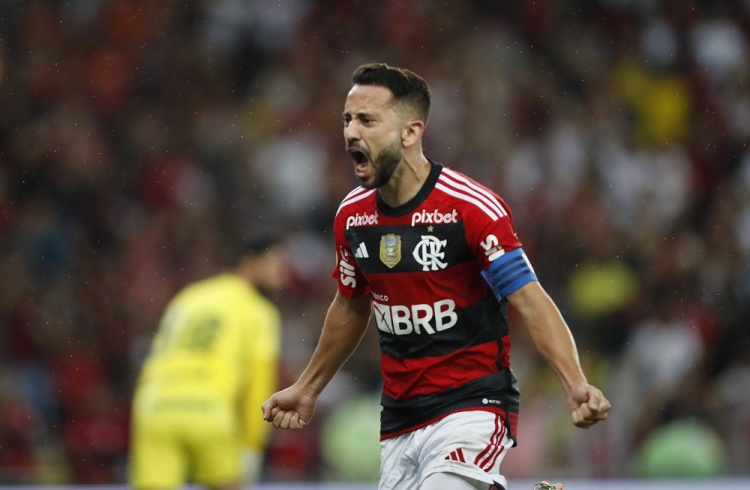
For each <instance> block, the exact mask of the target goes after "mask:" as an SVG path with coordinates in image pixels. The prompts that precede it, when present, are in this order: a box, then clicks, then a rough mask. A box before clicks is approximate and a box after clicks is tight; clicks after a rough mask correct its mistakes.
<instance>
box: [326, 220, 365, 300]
mask: <svg viewBox="0 0 750 490" xmlns="http://www.w3.org/2000/svg"><path fill="white" fill-rule="evenodd" d="M344 220H345V217H344V214H343V213H339V214H338V215H337V216H336V219H335V221H334V236H335V245H336V266H335V267H334V268H333V271H332V272H331V277H333V278H334V279H336V282H337V283H338V290H339V292H340V293H341V295H342V296H344V297H346V298H349V299H353V298H357V297H359V296H363V295H366V294H370V284H369V283H368V281H367V279H366V278H365V276H364V274H363V273H362V270H361V269H360V268H359V266H358V265H357V262H356V260H354V254H352V250H351V247H349V241H348V240H347V239H346V235H345V234H344Z"/></svg>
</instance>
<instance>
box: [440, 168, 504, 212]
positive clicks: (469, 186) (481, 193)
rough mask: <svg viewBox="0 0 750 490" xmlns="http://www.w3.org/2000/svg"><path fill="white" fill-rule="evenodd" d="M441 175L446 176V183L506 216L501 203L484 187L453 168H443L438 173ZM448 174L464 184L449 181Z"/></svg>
mask: <svg viewBox="0 0 750 490" xmlns="http://www.w3.org/2000/svg"><path fill="white" fill-rule="evenodd" d="M443 176H445V178H446V183H450V184H451V185H453V186H454V187H457V188H458V189H461V190H463V191H466V192H468V193H469V194H471V195H473V196H476V197H477V198H479V199H481V200H482V201H484V202H485V203H486V204H487V205H488V206H490V207H491V208H492V209H494V210H495V211H496V212H497V213H498V214H499V215H500V216H507V214H508V213H507V212H506V211H505V209H504V208H503V206H502V204H500V202H499V201H498V200H497V198H495V196H493V195H492V193H490V192H488V191H487V190H486V189H483V188H482V186H480V185H477V184H476V183H474V182H472V181H471V180H469V179H468V178H466V177H464V176H463V175H461V174H459V173H458V172H456V171H455V170H451V169H448V168H445V169H443V172H442V174H441V175H440V177H441V178H442V177H443ZM449 176H450V177H451V178H453V179H456V180H460V181H461V182H464V183H465V184H466V185H463V184H459V183H458V182H453V181H451V180H450V179H448V177H449Z"/></svg>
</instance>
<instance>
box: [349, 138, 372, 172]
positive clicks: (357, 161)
mask: <svg viewBox="0 0 750 490" xmlns="http://www.w3.org/2000/svg"><path fill="white" fill-rule="evenodd" d="M346 151H348V152H349V154H350V155H351V157H352V160H354V173H355V174H356V175H357V177H358V178H360V179H364V178H365V177H366V176H367V167H369V166H370V156H369V155H368V154H367V153H366V152H365V151H364V150H361V149H359V148H357V147H354V146H350V147H348V148H347V149H346Z"/></svg>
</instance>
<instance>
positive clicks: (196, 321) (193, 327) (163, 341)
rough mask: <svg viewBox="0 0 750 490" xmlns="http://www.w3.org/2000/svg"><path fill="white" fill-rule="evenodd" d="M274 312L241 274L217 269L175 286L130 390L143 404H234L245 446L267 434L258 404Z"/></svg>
mask: <svg viewBox="0 0 750 490" xmlns="http://www.w3.org/2000/svg"><path fill="white" fill-rule="evenodd" d="M279 350H280V320H279V312H278V309H277V308H276V306H275V305H273V303H271V302H270V301H269V300H268V299H266V298H265V297H264V296H262V295H261V294H260V293H259V292H258V291H257V290H256V289H254V288H253V287H252V286H251V285H250V284H249V283H248V282H247V281H245V280H244V279H242V278H241V277H239V276H237V275H235V274H221V275H218V276H214V277H211V278H208V279H205V280H203V281H199V282H196V283H193V284H191V285H189V286H187V287H185V288H184V289H183V290H181V291H180V292H179V293H178V294H177V295H176V296H175V297H174V299H172V301H170V303H169V305H168V306H167V308H166V309H165V311H164V315H163V317H162V319H161V323H160V325H159V329H158V332H157V334H156V337H155V338H154V341H153V344H152V347H151V352H150V353H149V355H148V357H147V358H146V360H145V362H144V365H143V368H142V370H141V374H140V377H139V380H138V385H137V388H136V393H135V400H134V401H135V407H138V408H137V409H139V410H146V411H157V412H158V411H164V410H167V411H169V410H181V409H185V410H195V409H200V408H201V405H202V404H204V405H205V406H206V407H208V406H209V405H211V404H226V405H227V406H230V407H233V408H234V409H236V411H237V412H236V413H237V423H238V427H239V428H240V430H239V434H238V438H239V441H240V443H241V444H242V445H243V446H246V447H250V448H253V449H257V450H262V449H263V447H264V445H265V442H266V440H267V438H268V435H269V426H270V424H267V423H265V422H264V421H263V419H262V415H261V409H260V406H261V404H262V403H263V402H264V401H265V400H266V399H267V398H268V397H269V396H271V394H273V392H274V391H275V389H276V377H277V362H278V357H279Z"/></svg>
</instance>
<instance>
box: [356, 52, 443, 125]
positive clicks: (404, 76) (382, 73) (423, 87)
mask: <svg viewBox="0 0 750 490" xmlns="http://www.w3.org/2000/svg"><path fill="white" fill-rule="evenodd" d="M352 83H354V84H356V85H377V86H380V87H385V88H387V89H389V90H390V91H391V93H392V94H393V101H394V102H397V103H405V104H408V105H410V106H411V107H412V108H413V109H414V110H415V111H416V112H417V116H419V118H420V119H421V120H422V122H424V123H425V124H427V120H428V119H429V117H430V105H431V103H432V92H431V91H430V87H429V85H427V82H426V81H425V80H424V78H422V77H420V76H419V75H417V74H416V73H414V72H413V71H411V70H407V69H406V68H398V67H395V66H388V65H387V64H385V63H367V64H364V65H361V66H359V67H358V68H357V69H356V70H354V73H352Z"/></svg>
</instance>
